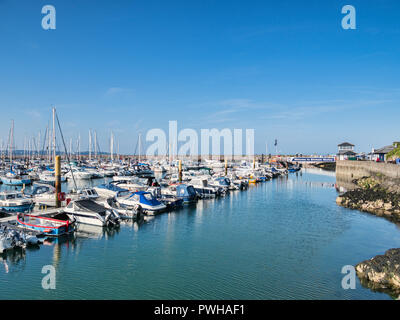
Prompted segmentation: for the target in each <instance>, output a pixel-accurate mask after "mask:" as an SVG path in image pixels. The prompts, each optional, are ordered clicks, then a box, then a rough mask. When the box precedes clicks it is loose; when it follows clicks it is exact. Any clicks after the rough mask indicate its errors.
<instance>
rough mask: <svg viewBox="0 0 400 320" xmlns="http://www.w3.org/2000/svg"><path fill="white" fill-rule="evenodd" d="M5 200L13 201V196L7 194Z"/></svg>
mask: <svg viewBox="0 0 400 320" xmlns="http://www.w3.org/2000/svg"><path fill="white" fill-rule="evenodd" d="M6 199H7V200H10V199H15V194H8V195H6Z"/></svg>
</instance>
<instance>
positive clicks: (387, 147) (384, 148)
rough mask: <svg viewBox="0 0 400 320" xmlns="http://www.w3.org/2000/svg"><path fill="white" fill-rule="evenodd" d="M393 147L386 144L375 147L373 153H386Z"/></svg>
mask: <svg viewBox="0 0 400 320" xmlns="http://www.w3.org/2000/svg"><path fill="white" fill-rule="evenodd" d="M394 148H395V147H394V146H393V145H390V146H386V147H383V148H380V149H376V150H375V151H374V154H386V153H389V152H390V151H392V150H393V149H394Z"/></svg>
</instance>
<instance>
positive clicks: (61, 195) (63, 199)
mask: <svg viewBox="0 0 400 320" xmlns="http://www.w3.org/2000/svg"><path fill="white" fill-rule="evenodd" d="M57 197H58V200H59V201H65V193H64V192H59V193H58V196H57Z"/></svg>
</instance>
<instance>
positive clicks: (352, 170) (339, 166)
mask: <svg viewBox="0 0 400 320" xmlns="http://www.w3.org/2000/svg"><path fill="white" fill-rule="evenodd" d="M362 177H373V178H374V179H376V180H378V181H379V182H380V183H381V184H382V185H383V186H384V187H386V188H388V189H389V190H390V191H394V192H400V165H396V164H392V163H383V162H373V161H351V160H339V161H337V162H336V180H337V182H338V184H339V185H344V184H351V182H352V181H353V180H354V179H360V178H362Z"/></svg>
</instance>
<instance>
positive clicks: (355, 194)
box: [336, 178, 400, 222]
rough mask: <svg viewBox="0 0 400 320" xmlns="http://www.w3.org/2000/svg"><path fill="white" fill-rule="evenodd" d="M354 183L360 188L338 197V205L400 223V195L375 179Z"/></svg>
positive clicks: (360, 180) (365, 179) (363, 179)
mask: <svg viewBox="0 0 400 320" xmlns="http://www.w3.org/2000/svg"><path fill="white" fill-rule="evenodd" d="M353 182H354V183H355V184H356V185H357V186H358V188H357V189H355V190H351V191H347V192H346V193H344V194H342V195H340V196H338V197H337V198H336V203H337V204H338V205H340V206H342V207H346V208H350V209H355V210H360V211H363V212H369V213H371V214H374V215H377V216H380V217H385V218H387V219H389V220H391V221H393V222H400V194H399V193H397V192H392V191H389V190H388V189H386V188H385V187H383V186H382V185H381V184H379V182H377V181H376V180H374V179H373V178H362V179H359V180H354V181H353Z"/></svg>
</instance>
